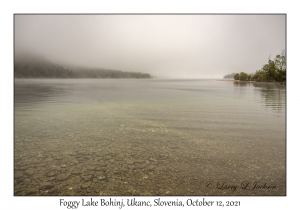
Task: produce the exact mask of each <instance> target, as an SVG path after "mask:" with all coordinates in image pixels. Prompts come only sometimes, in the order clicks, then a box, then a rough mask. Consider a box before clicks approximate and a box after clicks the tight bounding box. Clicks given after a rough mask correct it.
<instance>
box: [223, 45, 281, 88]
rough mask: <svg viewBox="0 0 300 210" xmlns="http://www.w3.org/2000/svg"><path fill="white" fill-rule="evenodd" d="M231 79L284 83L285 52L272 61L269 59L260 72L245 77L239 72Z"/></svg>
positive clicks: (244, 74)
mask: <svg viewBox="0 0 300 210" xmlns="http://www.w3.org/2000/svg"><path fill="white" fill-rule="evenodd" d="M226 76H227V75H226ZM224 78H225V77H224ZM233 78H234V79H235V80H240V81H257V82H262V81H266V82H272V81H276V82H285V81H286V51H285V50H283V51H282V52H281V54H278V55H276V57H275V59H274V60H271V59H270V58H269V61H268V63H267V64H265V65H263V67H262V68H261V69H260V70H257V71H256V72H255V74H249V75H247V74H246V73H244V72H241V73H239V74H234V77H233Z"/></svg>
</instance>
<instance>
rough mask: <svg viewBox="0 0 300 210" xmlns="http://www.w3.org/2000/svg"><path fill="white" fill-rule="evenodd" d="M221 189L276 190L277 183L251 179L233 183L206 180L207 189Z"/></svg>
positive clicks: (233, 190)
mask: <svg viewBox="0 0 300 210" xmlns="http://www.w3.org/2000/svg"><path fill="white" fill-rule="evenodd" d="M209 188H210V189H213V188H216V189H220V190H231V191H232V192H235V191H236V190H237V189H242V190H249V191H255V190H274V189H276V185H275V184H270V183H266V182H250V181H243V182H241V183H239V184H231V183H229V182H226V181H217V182H215V181H208V182H206V189H209Z"/></svg>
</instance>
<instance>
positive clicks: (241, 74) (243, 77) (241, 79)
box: [240, 72, 248, 81]
mask: <svg viewBox="0 0 300 210" xmlns="http://www.w3.org/2000/svg"><path fill="white" fill-rule="evenodd" d="M247 79H248V75H247V74H246V73H244V72H241V73H240V81H246V80H247Z"/></svg>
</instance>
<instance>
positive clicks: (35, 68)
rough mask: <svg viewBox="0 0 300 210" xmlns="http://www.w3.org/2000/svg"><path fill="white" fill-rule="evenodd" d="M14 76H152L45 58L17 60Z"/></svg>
mask: <svg viewBox="0 0 300 210" xmlns="http://www.w3.org/2000/svg"><path fill="white" fill-rule="evenodd" d="M14 77H15V78H138V79H142V78H152V77H151V75H150V74H147V73H141V72H126V71H120V70H111V69H100V68H98V69H97V68H94V69H92V68H81V69H80V68H79V69H73V70H72V69H68V68H64V67H63V66H61V65H58V64H55V63H52V62H50V61H47V60H24V59H23V60H17V61H15V63H14Z"/></svg>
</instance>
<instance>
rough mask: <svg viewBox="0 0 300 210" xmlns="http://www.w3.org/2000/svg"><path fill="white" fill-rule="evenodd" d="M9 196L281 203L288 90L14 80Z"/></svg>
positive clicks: (226, 84) (196, 83)
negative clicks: (253, 198)
mask: <svg viewBox="0 0 300 210" xmlns="http://www.w3.org/2000/svg"><path fill="white" fill-rule="evenodd" d="M14 94H15V97H14V106H15V107H14V110H15V112H14V115H15V116H14V131H15V132H14V150H15V151H14V157H15V158H14V168H15V169H14V194H15V195H90V196H92V195H95V196H96V195H110V196H113V195H127V196H130V195H285V194H286V119H285V114H286V100H285V98H286V88H285V86H282V85H280V84H277V83H248V82H244V83H243V82H241V83H239V82H233V81H216V80H158V79H151V80H131V79H124V80H123V79H115V80H112V79H32V80H31V79H16V80H15V92H14Z"/></svg>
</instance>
